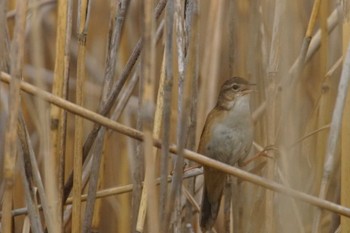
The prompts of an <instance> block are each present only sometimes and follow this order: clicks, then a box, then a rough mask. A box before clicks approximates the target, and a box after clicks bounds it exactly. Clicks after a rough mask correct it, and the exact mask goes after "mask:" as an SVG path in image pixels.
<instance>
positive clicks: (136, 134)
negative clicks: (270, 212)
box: [0, 72, 350, 217]
mask: <svg viewBox="0 0 350 233" xmlns="http://www.w3.org/2000/svg"><path fill="white" fill-rule="evenodd" d="M0 74H1V78H0V80H1V81H2V82H5V83H9V82H10V81H11V76H10V75H9V74H6V73H4V72H1V73H0ZM20 88H21V89H22V90H23V91H25V92H27V93H30V94H32V95H35V96H38V97H40V98H43V99H44V100H46V101H48V102H50V103H52V104H55V105H57V106H60V107H62V108H64V109H65V110H67V111H69V112H71V113H74V114H77V115H79V116H81V117H84V118H86V119H88V120H90V121H93V122H96V123H98V124H101V125H103V126H105V127H107V128H110V129H112V130H115V131H117V132H119V133H122V134H125V135H127V136H129V137H132V138H134V139H137V140H143V138H144V135H143V133H142V132H140V131H137V130H135V129H132V128H129V127H126V126H124V125H122V124H119V123H117V122H115V121H112V120H110V119H108V118H106V117H103V116H101V115H99V114H97V113H94V112H92V111H90V110H87V109H85V108H83V107H81V106H79V105H76V104H74V103H71V102H69V101H67V100H64V99H62V98H60V97H57V96H55V95H52V94H51V93H49V92H46V91H43V90H42V89H40V88H37V87H35V86H33V85H31V84H28V83H27V82H24V81H21V82H20ZM153 143H154V146H157V147H159V148H160V147H161V142H160V141H159V140H156V139H154V140H153ZM169 150H170V152H171V153H174V154H176V153H177V147H176V146H175V145H171V146H170V148H169ZM184 156H185V158H187V159H190V160H193V161H195V162H197V163H200V164H203V165H205V166H210V167H213V168H215V169H217V170H220V171H223V172H226V173H228V174H230V175H233V176H236V177H239V178H240V179H242V180H246V181H248V182H251V183H254V184H256V185H259V186H263V187H265V188H267V189H270V190H273V191H276V192H279V193H282V194H285V195H287V196H290V197H293V198H295V199H298V200H302V201H304V202H307V203H310V204H312V205H315V206H318V207H320V208H322V209H326V210H329V211H332V212H335V213H337V214H340V215H344V216H348V217H350V209H349V208H346V207H344V206H341V205H338V204H335V203H332V202H330V201H326V200H324V199H320V198H317V197H314V196H312V195H309V194H306V193H303V192H300V191H296V190H294V189H291V188H288V187H285V186H283V185H280V184H278V183H276V182H274V181H270V180H268V179H265V178H262V177H259V176H257V175H253V174H250V173H248V172H245V171H243V170H241V169H239V168H235V167H231V166H228V165H226V164H222V163H220V162H218V161H215V160H212V159H209V158H207V157H205V156H203V155H200V154H198V153H196V152H193V151H190V150H186V149H185V150H184Z"/></svg>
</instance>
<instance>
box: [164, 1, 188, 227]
mask: <svg viewBox="0 0 350 233" xmlns="http://www.w3.org/2000/svg"><path fill="white" fill-rule="evenodd" d="M168 4H170V3H168ZM172 4H174V5H173V6H172V7H173V8H174V10H173V13H174V23H175V29H176V34H175V36H176V47H177V50H176V51H177V58H178V59H177V64H178V70H177V71H178V76H177V80H178V86H177V90H178V91H177V96H178V99H177V127H176V141H177V144H178V145H179V149H180V151H182V150H183V148H184V147H185V142H186V138H187V133H188V132H187V131H188V129H187V123H188V122H187V117H188V113H189V105H188V103H187V102H186V101H188V100H187V99H188V98H189V93H186V90H185V88H186V84H187V85H189V82H190V80H189V78H188V77H185V56H186V54H185V34H184V19H183V16H182V15H183V12H184V10H183V9H184V6H183V5H182V4H181V2H180V1H178V0H176V1H175V2H174V3H172ZM170 42H171V41H170ZM170 42H169V43H170ZM174 73H175V74H177V72H174ZM173 77H175V76H173ZM187 87H188V86H187ZM187 91H189V89H188V90H187ZM168 105H170V106H171V103H168ZM183 166H184V159H183V155H182V152H181V153H180V154H179V156H178V157H176V158H175V160H174V170H173V172H174V174H173V176H174V178H173V180H172V183H171V190H170V194H169V200H168V204H167V207H166V215H165V222H164V223H165V226H167V229H164V230H165V231H166V230H169V229H172V230H173V232H181V231H182V224H181V221H182V216H181V215H182V203H181V196H182V184H181V181H182V173H183ZM171 217H172V221H171V223H170V218H171Z"/></svg>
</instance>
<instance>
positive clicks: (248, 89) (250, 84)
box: [242, 83, 256, 95]
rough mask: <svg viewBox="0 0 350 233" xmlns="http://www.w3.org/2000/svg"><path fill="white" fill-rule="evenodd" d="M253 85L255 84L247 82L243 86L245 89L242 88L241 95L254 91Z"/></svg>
mask: <svg viewBox="0 0 350 233" xmlns="http://www.w3.org/2000/svg"><path fill="white" fill-rule="evenodd" d="M253 86H256V84H255V83H249V84H248V85H246V86H245V89H244V90H242V95H247V94H250V93H252V92H254V91H255V90H253V88H252V87H253Z"/></svg>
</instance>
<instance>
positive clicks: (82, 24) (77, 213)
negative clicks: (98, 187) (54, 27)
mask: <svg viewBox="0 0 350 233" xmlns="http://www.w3.org/2000/svg"><path fill="white" fill-rule="evenodd" d="M89 12H90V1H89V0H81V1H79V5H78V25H77V28H78V31H77V37H78V42H79V45H78V60H77V77H76V82H77V85H76V91H75V101H76V103H77V104H78V105H83V100H84V93H83V90H84V89H83V87H84V80H85V75H86V71H85V53H86V38H87V29H88V21H89ZM74 125H75V131H74V158H73V170H74V176H73V212H72V213H73V216H72V231H73V232H81V229H82V227H81V199H80V195H81V191H82V179H81V175H82V164H83V150H82V148H83V133H84V131H83V118H81V117H79V116H75V118H74Z"/></svg>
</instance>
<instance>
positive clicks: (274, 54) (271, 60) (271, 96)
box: [264, 1, 286, 233]
mask: <svg viewBox="0 0 350 233" xmlns="http://www.w3.org/2000/svg"><path fill="white" fill-rule="evenodd" d="M285 4H286V3H285V2H284V1H278V2H276V3H275V9H274V20H273V29H272V40H271V47H270V52H269V57H268V64H267V68H266V71H267V74H266V78H265V83H266V85H267V88H266V89H265V95H266V112H267V117H266V145H275V144H276V141H277V138H276V129H277V125H276V122H277V118H278V117H277V116H278V112H279V107H278V102H277V101H276V100H277V99H276V96H275V93H276V91H277V83H278V82H279V81H280V79H281V77H279V75H278V73H279V72H280V67H281V35H282V28H283V24H281V21H282V15H283V12H284V11H285V8H286V5H285ZM270 153H271V155H272V156H273V157H276V153H275V151H272V152H270ZM270 153H269V154H270ZM275 170H276V160H267V166H266V177H267V178H268V179H271V180H274V179H275V175H276V174H275ZM274 195H275V194H274V193H273V192H269V191H267V192H266V196H265V223H264V224H265V226H264V229H265V231H266V232H271V233H272V232H275V231H276V224H275V222H276V221H275V219H276V215H275V205H274V198H275V197H274Z"/></svg>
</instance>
